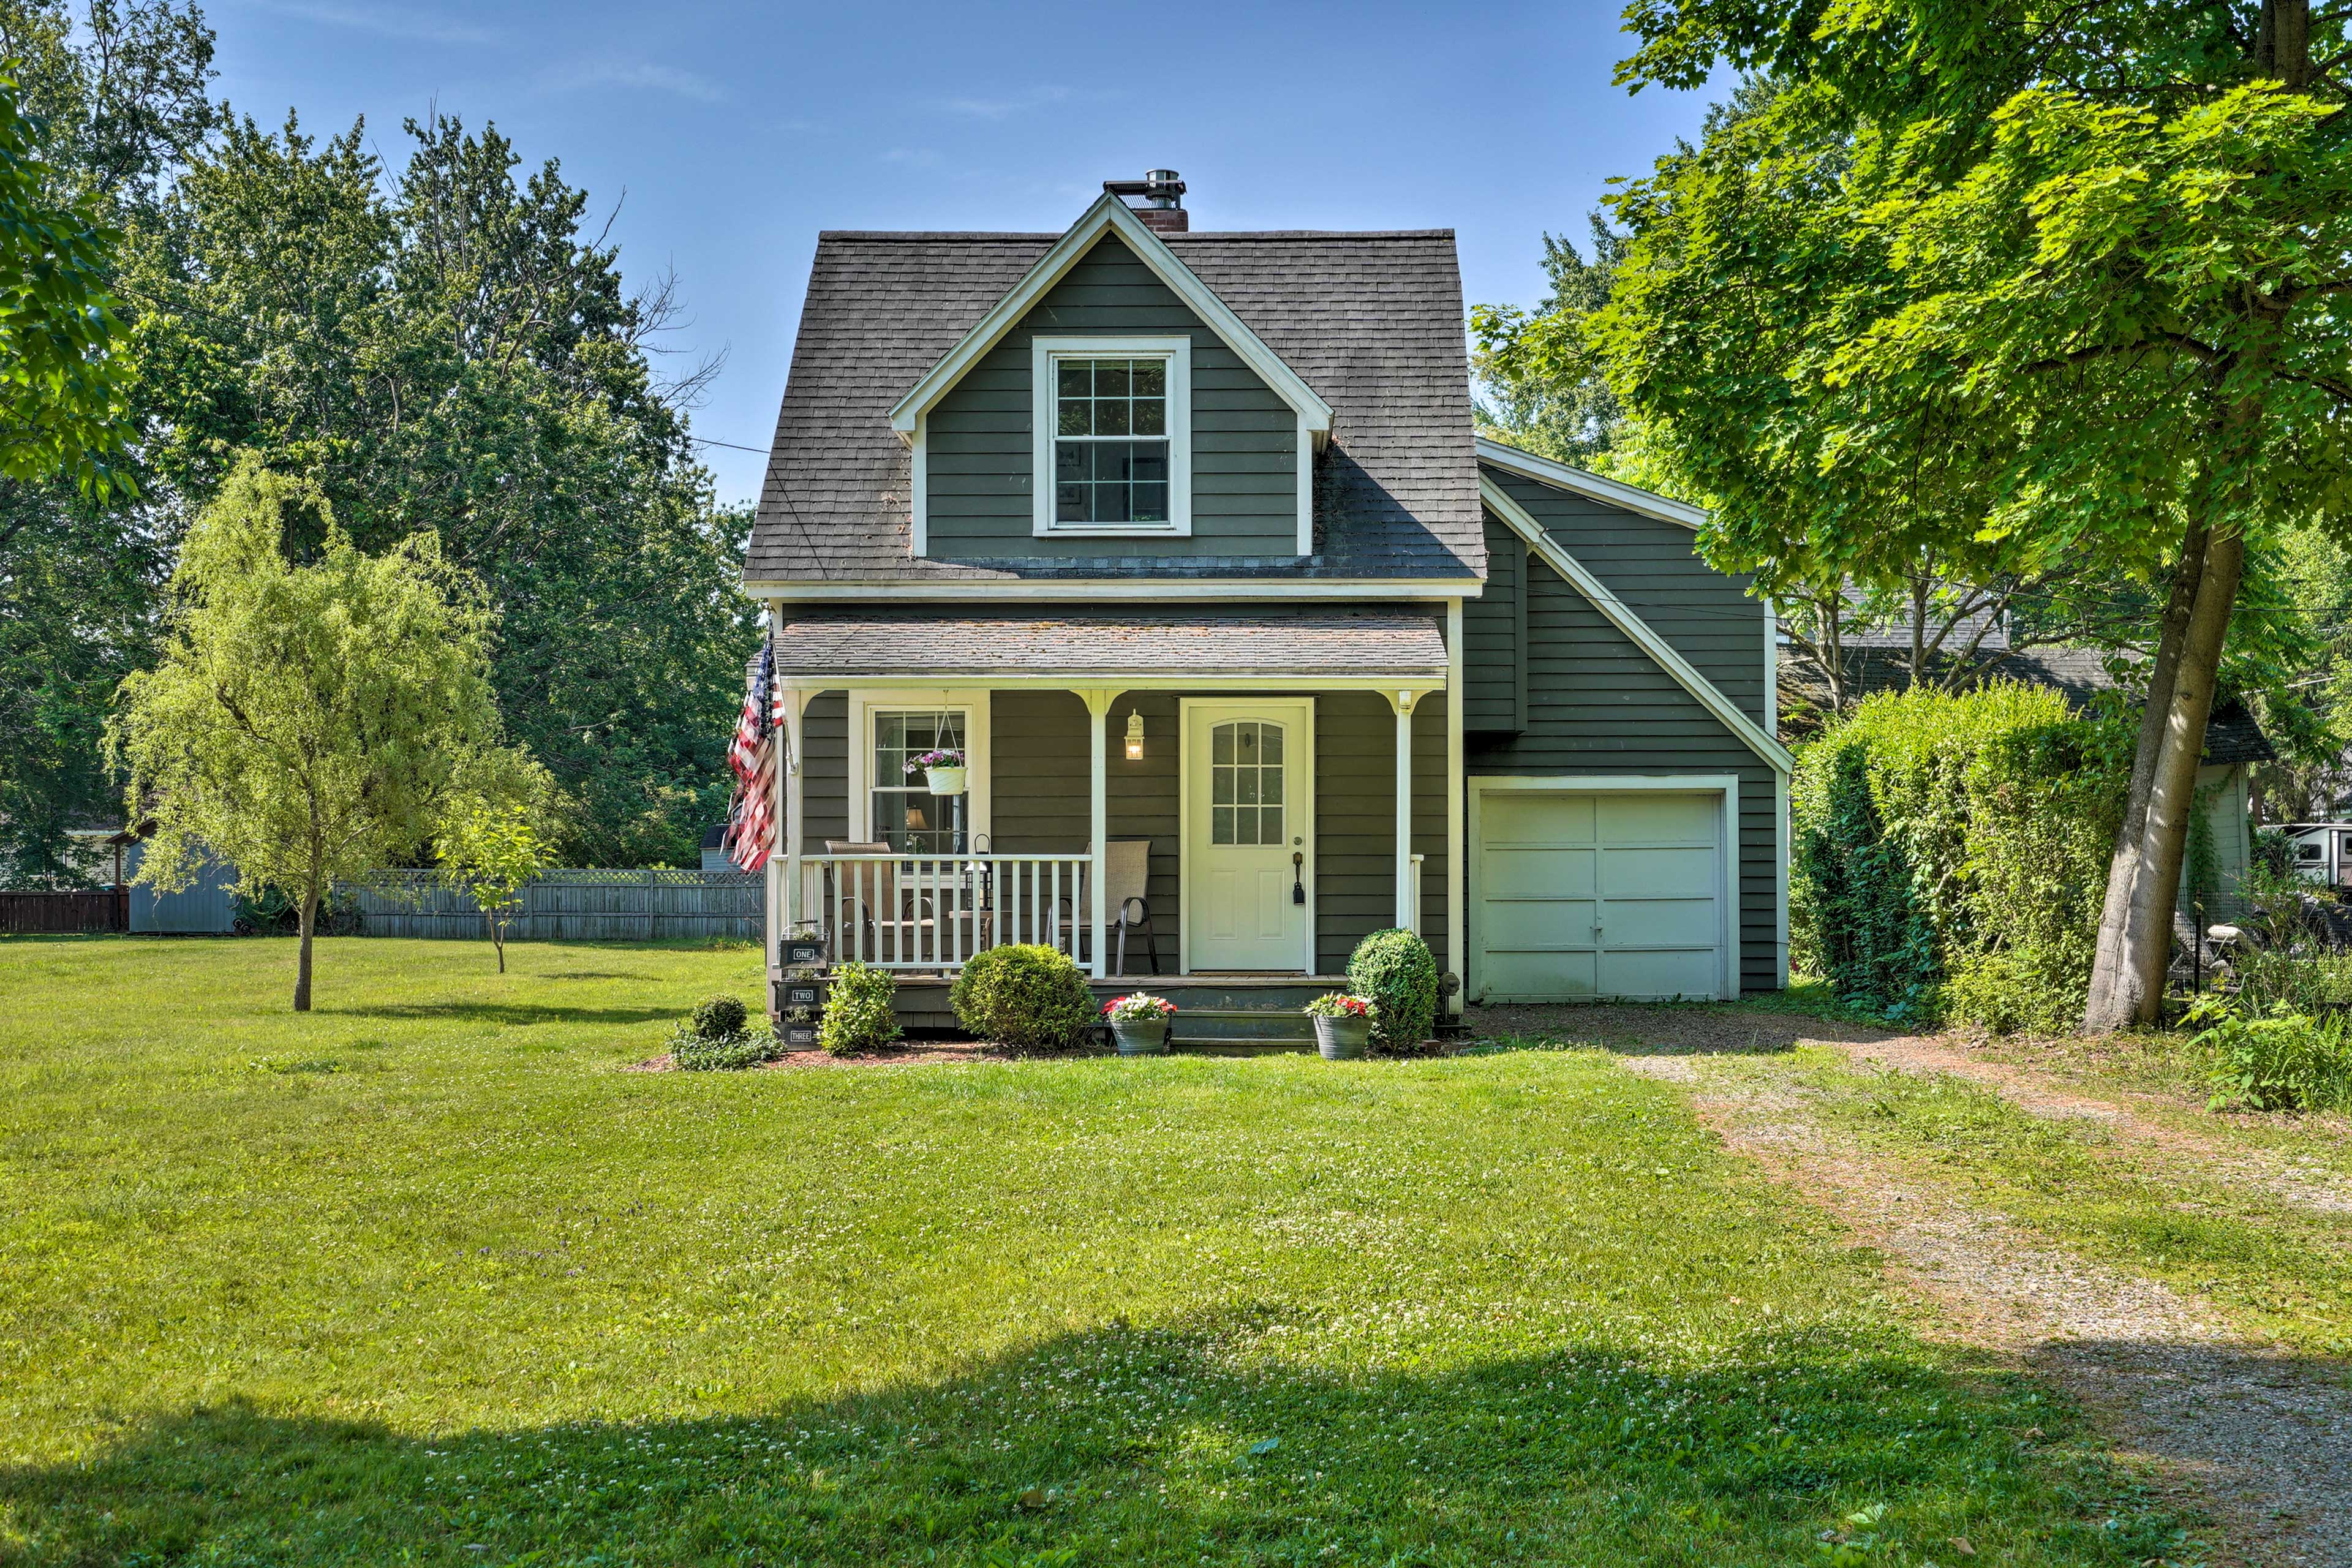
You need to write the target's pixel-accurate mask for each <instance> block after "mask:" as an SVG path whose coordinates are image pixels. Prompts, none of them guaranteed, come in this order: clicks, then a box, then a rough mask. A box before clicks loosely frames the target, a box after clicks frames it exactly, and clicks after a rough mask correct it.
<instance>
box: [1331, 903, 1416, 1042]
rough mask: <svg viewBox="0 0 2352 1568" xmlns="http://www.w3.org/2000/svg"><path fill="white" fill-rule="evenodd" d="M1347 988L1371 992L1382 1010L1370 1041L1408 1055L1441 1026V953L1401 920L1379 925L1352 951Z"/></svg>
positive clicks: (1373, 999) (1373, 1000) (1362, 992)
mask: <svg viewBox="0 0 2352 1568" xmlns="http://www.w3.org/2000/svg"><path fill="white" fill-rule="evenodd" d="M1348 989H1349V991H1350V992H1352V993H1353V994H1356V995H1358V996H1369V997H1370V998H1371V1000H1372V1005H1374V1006H1375V1007H1377V1008H1378V1009H1379V1013H1378V1014H1377V1016H1374V1017H1373V1019H1372V1044H1373V1046H1375V1047H1378V1048H1379V1049H1381V1050H1383V1051H1386V1052H1388V1053H1390V1054H1391V1055H1392V1056H1410V1055H1412V1053H1414V1052H1416V1051H1418V1050H1420V1049H1421V1048H1422V1047H1423V1045H1424V1044H1425V1043H1427V1041H1428V1039H1429V1037H1430V1033H1431V1031H1432V1030H1433V1029H1435V1028H1436V1027H1437V959H1436V956H1435V955H1434V954H1433V953H1432V952H1430V951H1429V944H1428V943H1427V942H1423V941H1422V940H1421V938H1419V937H1418V936H1415V935H1414V934H1413V933H1412V932H1411V931H1406V930H1404V929H1403V928H1402V927H1401V926H1391V927H1389V928H1388V929H1386V930H1384V931H1374V932H1372V934H1371V935H1370V936H1368V937H1366V938H1365V939H1364V940H1363V941H1361V942H1358V943H1357V944H1356V951H1355V952H1352V953H1350V954H1349V956H1348Z"/></svg>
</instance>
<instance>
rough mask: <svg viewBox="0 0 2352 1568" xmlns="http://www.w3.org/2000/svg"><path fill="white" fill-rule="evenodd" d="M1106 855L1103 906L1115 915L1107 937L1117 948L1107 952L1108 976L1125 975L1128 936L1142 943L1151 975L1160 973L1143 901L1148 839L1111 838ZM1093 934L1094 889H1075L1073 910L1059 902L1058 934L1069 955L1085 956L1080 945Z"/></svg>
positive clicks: (1146, 903)
mask: <svg viewBox="0 0 2352 1568" xmlns="http://www.w3.org/2000/svg"><path fill="white" fill-rule="evenodd" d="M1105 848H1106V849H1107V850H1108V852H1109V863H1108V865H1107V866H1105V867H1104V868H1103V883H1104V887H1105V889H1106V891H1107V893H1108V902H1107V903H1106V904H1105V905H1104V908H1105V909H1107V910H1116V911H1118V912H1117V915H1116V918H1114V919H1112V920H1111V921H1110V924H1109V929H1108V935H1109V937H1110V938H1111V939H1112V941H1114V942H1116V943H1117V945H1116V946H1114V947H1113V948H1112V949H1111V952H1112V953H1113V955H1114V956H1113V959H1112V962H1111V971H1110V972H1111V973H1113V974H1125V973H1127V939H1128V936H1129V933H1134V934H1137V935H1139V936H1140V937H1141V938H1142V939H1143V951H1144V954H1145V956H1146V957H1148V958H1150V961H1151V973H1154V974H1157V973H1160V933H1159V932H1158V931H1155V930H1154V929H1153V928H1152V924H1151V905H1150V902H1149V901H1148V900H1146V899H1145V898H1144V892H1145V889H1147V888H1148V887H1149V886H1150V880H1151V840H1150V839H1149V838H1114V839H1112V840H1111V841H1110V842H1109V843H1108V845H1106V846H1105ZM1093 931H1094V887H1093V885H1092V883H1091V882H1089V883H1087V884H1084V885H1082V886H1081V887H1080V888H1079V889H1078V898H1077V901H1076V907H1075V908H1073V906H1072V904H1071V901H1070V900H1067V899H1065V900H1062V933H1063V935H1064V937H1065V939H1066V940H1067V942H1068V943H1069V948H1070V951H1071V952H1076V953H1077V954H1078V955H1079V956H1080V957H1081V958H1084V957H1085V956H1086V954H1085V952H1083V951H1082V948H1083V944H1084V943H1085V942H1086V941H1087V938H1088V937H1089V936H1091V934H1092V933H1093Z"/></svg>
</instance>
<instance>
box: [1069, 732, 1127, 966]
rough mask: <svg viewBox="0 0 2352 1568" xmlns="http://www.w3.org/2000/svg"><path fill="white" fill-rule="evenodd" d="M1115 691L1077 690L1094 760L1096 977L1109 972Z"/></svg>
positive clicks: (1090, 785) (1091, 915)
mask: <svg viewBox="0 0 2352 1568" xmlns="http://www.w3.org/2000/svg"><path fill="white" fill-rule="evenodd" d="M1078 699H1079V700H1080V701H1082V702H1084V703H1085V704H1086V705H1087V736H1088V743H1089V745H1090V747H1091V748H1092V752H1093V761H1092V763H1091V764H1090V765H1089V768H1088V777H1087V801H1088V804H1089V806H1090V808H1091V813H1092V817H1093V834H1092V837H1091V838H1090V840H1089V844H1090V847H1091V850H1092V853H1093V855H1094V864H1093V865H1092V866H1090V867H1089V868H1087V927H1088V930H1087V941H1088V942H1091V943H1092V944H1093V945H1092V947H1091V949H1090V951H1091V952H1092V953H1093V958H1092V961H1091V962H1090V963H1088V964H1087V973H1089V974H1092V975H1093V976H1094V977H1095V978H1096V979H1097V980H1099V979H1101V978H1102V977H1103V975H1104V974H1105V973H1108V967H1109V966H1108V963H1106V962H1105V957H1104V953H1103V940H1104V937H1105V935H1106V934H1107V932H1108V921H1106V920H1105V918H1104V915H1105V911H1104V909H1103V881H1104V877H1103V873H1104V872H1105V871H1107V870H1108V868H1109V867H1110V793H1109V776H1110V773H1109V770H1110V763H1109V752H1110V723H1109V720H1110V705H1111V703H1112V702H1114V701H1115V700H1118V692H1116V691H1110V690H1105V689H1101V688H1093V689H1087V690H1082V691H1080V692H1079V693H1078Z"/></svg>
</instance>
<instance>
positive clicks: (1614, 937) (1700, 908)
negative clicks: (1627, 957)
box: [1601, 899, 1723, 955]
mask: <svg viewBox="0 0 2352 1568" xmlns="http://www.w3.org/2000/svg"><path fill="white" fill-rule="evenodd" d="M1602 908H1603V912H1602V915H1601V931H1602V934H1603V941H1602V942H1601V945H1602V946H1603V947H1606V948H1608V949H1609V950H1610V951H1611V952H1615V951H1616V950H1618V949H1620V948H1627V947H1671V948H1694V949H1696V950H1697V951H1699V952H1705V953H1707V954H1710V955H1712V954H1713V953H1714V952H1715V948H1716V943H1717V942H1720V941H1721V940H1722V936H1723V933H1722V931H1721V930H1720V929H1718V924H1717V920H1716V917H1715V909H1716V903H1715V900H1713V899H1612V900H1609V902H1608V903H1607V904H1606V905H1604V906H1603V907H1602Z"/></svg>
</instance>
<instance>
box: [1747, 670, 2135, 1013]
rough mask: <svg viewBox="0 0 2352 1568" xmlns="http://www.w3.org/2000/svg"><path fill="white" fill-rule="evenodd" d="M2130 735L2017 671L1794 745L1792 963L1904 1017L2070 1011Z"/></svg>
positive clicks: (1870, 707) (1884, 710)
mask: <svg viewBox="0 0 2352 1568" xmlns="http://www.w3.org/2000/svg"><path fill="white" fill-rule="evenodd" d="M2133 739H2134V736H2133V731H2132V728H2131V726H2130V725H2129V724H2128V723H2127V722H2126V721H2125V720H2123V719H2122V718H2120V717H2117V716H2113V715H2108V716H2102V717H2098V718H2075V717H2073V716H2071V715H2070V714H2069V713H2068V711H2067V709H2066V703H2065V700H2064V699H2063V697H2062V696H2061V695H2060V694H2059V693H2057V692H2055V691H2053V690H2050V689H2047V688H2043V687H2034V686H2027V685H2024V684H2022V683H2020V682H2013V681H2012V682H2000V683H1996V684H1994V685H1990V686H1988V687H1986V688H1984V689H1981V690H1978V691H1971V692H1964V693H1960V694H1958V695H1955V694H1951V693H1946V692H1935V691H1919V692H1886V693H1882V694H1881V695H1879V696H1876V697H1873V698H1870V699H1868V700H1865V701H1864V702H1863V703H1862V704H1861V706H1859V707H1858V708H1856V709H1855V710H1854V711H1853V714H1852V715H1851V716H1850V717H1848V718H1847V719H1846V720H1845V721H1843V722H1842V723H1840V724H1838V725H1836V726H1834V727H1832V729H1831V730H1830V731H1828V732H1827V733H1825V734H1823V735H1822V738H1821V739H1820V740H1818V741H1816V742H1813V743H1812V744H1811V745H1810V746H1807V747H1805V748H1804V750H1803V751H1802V752H1801V753H1800V755H1799V758H1798V763H1797V774H1796V779H1795V781H1794V784H1793V786H1792V790H1791V795H1790V815H1791V819H1792V820H1791V828H1792V837H1793V842H1792V844H1791V846H1790V848H1791V856H1790V910H1789V915H1790V958H1791V962H1792V963H1794V964H1795V965H1796V966H1798V967H1800V968H1802V969H1806V970H1810V971H1811V972H1813V973H1822V974H1825V975H1827V976H1828V977H1829V978H1830V979H1831V981H1832V983H1833V984H1835V985H1836V987H1837V991H1838V994H1839V995H1840V996H1841V997H1842V998H1843V999H1844V1000H1845V1001H1847V1002H1848V1003H1849V1004H1851V1005H1854V1006H1857V1007H1861V1008H1864V1009H1865V1010H1867V1011H1870V1012H1873V1013H1875V1014H1878V1015H1879V1016H1883V1017H1885V1018H1888V1019H1890V1020H1893V1021H1895V1022H1898V1023H1904V1024H1914V1025H1925V1024H1932V1023H1935V1022H1937V1021H1939V1020H1940V1019H1943V1018H1946V1017H1950V1018H1955V1019H1958V1020H1960V1021H1962V1022H1968V1023H1975V1024H1981V1025H1983V1026H1986V1027H1989V1028H1992V1029H1997V1030H2001V1031H2009V1030H2014V1029H2053V1028H2063V1027H2068V1026H2072V1025H2073V1024H2074V1022H2075V1020H2076V1019H2077V1018H2078V1017H2079V1016H2080V1014H2081V1010H2082V1005H2083V998H2084V993H2085V992H2086V990H2087V989H2088V987H2089V984H2090V973H2091V955H2092V950H2093V946H2094V943H2095V939H2096V936H2097V929H2098V918H2099V906H2100V903H2101V900H2102V899H2103V898H2104V896H2105V889H2106V877H2107V861H2108V857H2109V855H2110V854H2111V853H2112V851H2113V848H2114V845H2115V834H2116V824H2117V823H2118V822H2119V821H2120V820H2121V814H2122V810H2123V801H2124V793H2125V789H2126V784H2127V782H2128V779H2129V774H2130V767H2131V745H2132V742H2133Z"/></svg>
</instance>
